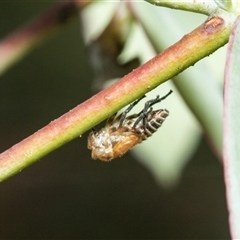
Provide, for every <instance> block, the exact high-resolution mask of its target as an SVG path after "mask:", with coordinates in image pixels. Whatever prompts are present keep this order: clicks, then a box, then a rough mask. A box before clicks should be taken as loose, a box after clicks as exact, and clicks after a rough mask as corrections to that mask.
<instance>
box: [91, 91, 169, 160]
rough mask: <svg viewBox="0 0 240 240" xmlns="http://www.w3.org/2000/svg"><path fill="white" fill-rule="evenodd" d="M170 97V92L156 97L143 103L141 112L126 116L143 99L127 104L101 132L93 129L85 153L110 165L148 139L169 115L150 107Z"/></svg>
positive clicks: (165, 111) (163, 110) (109, 120)
mask: <svg viewBox="0 0 240 240" xmlns="http://www.w3.org/2000/svg"><path fill="white" fill-rule="evenodd" d="M171 93H172V90H170V91H169V92H168V93H167V94H166V95H165V96H163V97H161V98H160V96H159V95H157V97H156V98H154V99H152V100H149V101H147V102H146V103H145V105H144V108H143V110H142V111H140V112H139V113H137V114H132V115H129V116H127V114H128V113H129V112H130V111H131V110H132V108H133V107H134V106H135V105H136V104H138V103H139V101H140V100H142V99H143V98H144V97H145V96H143V97H142V98H140V99H138V100H136V101H135V102H133V103H132V104H130V105H129V107H128V108H127V109H126V110H125V111H124V112H122V113H121V114H119V115H117V112H116V113H115V114H113V115H112V116H111V117H110V118H108V120H107V122H106V126H105V127H103V128H102V129H101V130H100V131H96V130H95V129H93V130H92V132H91V133H90V135H89V137H88V149H90V150H92V158H93V159H100V160H102V161H111V160H112V159H114V158H118V157H121V156H122V155H123V154H125V153H126V152H127V151H128V150H130V149H131V148H133V147H134V146H135V145H137V144H138V143H141V142H142V141H144V140H146V139H147V138H149V137H151V136H152V134H153V133H155V132H156V131H157V130H158V128H159V127H161V125H162V123H163V122H164V120H165V119H166V117H167V116H168V115H169V111H168V110H166V109H158V110H153V108H152V106H153V105H154V104H156V103H159V102H161V101H162V100H163V99H165V98H166V97H168V96H169V95H170V94H171Z"/></svg>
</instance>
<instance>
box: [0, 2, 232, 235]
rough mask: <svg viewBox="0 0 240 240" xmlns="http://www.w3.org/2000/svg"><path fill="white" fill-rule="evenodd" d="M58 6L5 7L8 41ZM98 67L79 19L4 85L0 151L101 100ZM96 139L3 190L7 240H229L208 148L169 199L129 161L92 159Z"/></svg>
mask: <svg viewBox="0 0 240 240" xmlns="http://www.w3.org/2000/svg"><path fill="white" fill-rule="evenodd" d="M51 4H52V2H51V1H41V2H40V1H36V2H22V1H21V2H20V1H19V2H3V1H1V2H0V37H1V39H2V38H4V37H5V36H6V35H7V34H8V33H11V32H12V31H13V30H14V29H16V28H18V27H19V26H21V25H22V24H24V23H26V22H27V21H29V20H31V19H32V18H33V17H34V16H36V15H37V14H38V13H40V12H41V11H43V10H44V9H46V8H48V7H49V6H51ZM0 57H1V56H0ZM89 61H90V60H89V59H88V53H87V49H86V48H85V46H84V44H83V41H82V37H81V30H80V24H79V19H77V18H75V19H73V20H72V21H71V22H69V23H68V24H67V25H66V26H65V27H63V28H62V29H61V30H60V31H59V32H57V33H56V34H54V35H53V36H52V37H51V38H49V40H48V41H46V42H45V43H44V44H42V45H41V46H40V47H38V48H37V49H36V50H34V51H33V52H31V53H30V54H29V55H28V56H27V57H26V58H25V59H23V60H22V61H21V62H19V63H18V64H17V65H15V66H13V67H12V68H11V69H10V70H8V71H7V72H6V73H5V74H4V75H2V76H0V150H1V152H3V151H4V150H6V149H7V148H9V147H11V146H12V145H14V144H15V143H17V142H19V141H21V140H22V139H24V138H25V137H27V136H29V135H30V134H32V133H34V132H35V131H37V130H38V129H40V128H42V127H43V126H45V125H46V124H48V123H49V122H50V121H52V120H53V119H55V118H57V117H59V116H61V115H62V114H63V113H65V112H67V111H69V110H70V109H71V108H73V107H75V106H76V105H77V104H79V103H81V102H83V101H84V100H86V99H87V98H89V97H90V96H91V95H92V94H93V92H92V90H91V84H92V79H93V77H94V76H93V71H92V69H91V66H90V63H89ZM87 135H88V133H86V134H84V135H83V136H82V137H81V138H79V139H76V140H74V141H72V142H70V143H68V144H66V145H65V146H63V147H62V148H60V149H57V150H56V151H54V152H53V153H51V154H49V155H48V156H46V157H44V158H43V159H41V160H40V161H38V162H37V163H35V164H33V165H32V166H30V167H28V168H27V169H25V170H24V171H23V172H21V173H19V174H17V175H15V176H13V177H12V178H10V179H8V180H6V181H4V182H2V183H1V184H0V239H83V238H88V239H100V238H101V239H150V238H155V239H229V230H228V222H227V221H228V216H227V208H226V202H225V187H224V182H223V173H222V167H221V165H220V164H219V162H218V160H217V159H216V158H215V156H214V155H213V154H212V152H211V151H210V150H209V148H208V146H207V145H206V143H205V142H204V141H202V143H201V145H200V147H199V148H198V150H197V152H196V153H195V155H194V156H193V159H192V160H191V161H190V163H189V164H188V165H187V167H186V169H185V171H184V172H183V177H182V181H181V182H180V183H179V185H178V187H177V188H175V189H173V190H171V191H168V190H165V189H162V188H161V187H160V186H159V185H158V184H157V183H156V182H155V180H154V178H153V177H152V175H151V173H150V172H149V171H148V170H146V169H145V168H144V167H143V166H142V165H140V163H139V162H138V161H136V160H135V159H134V158H133V157H132V155H131V154H130V153H127V154H126V155H125V156H124V157H122V158H121V159H118V160H115V161H112V162H111V163H102V162H100V161H93V160H91V157H90V151H89V150H88V149H87V147H86V143H87Z"/></svg>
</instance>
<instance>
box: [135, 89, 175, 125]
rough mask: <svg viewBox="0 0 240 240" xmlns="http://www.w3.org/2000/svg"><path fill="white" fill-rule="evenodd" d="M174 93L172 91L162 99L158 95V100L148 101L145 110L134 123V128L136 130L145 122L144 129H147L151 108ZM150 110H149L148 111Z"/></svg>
mask: <svg viewBox="0 0 240 240" xmlns="http://www.w3.org/2000/svg"><path fill="white" fill-rule="evenodd" d="M172 92H173V91H172V90H170V91H169V92H168V93H167V94H166V95H165V96H163V97H161V98H160V96H159V95H157V97H156V98H154V99H151V100H149V101H147V102H146V103H145V105H144V108H143V110H142V111H141V112H140V113H139V117H138V119H137V120H136V121H135V122H134V124H133V128H136V126H137V125H138V124H139V123H140V122H141V121H143V127H144V129H146V118H147V116H148V114H149V113H150V112H151V111H152V108H151V106H153V105H154V104H156V103H158V102H161V101H162V100H164V99H165V98H167V97H168V96H169V95H170V94H171V93H172ZM148 109H149V110H148Z"/></svg>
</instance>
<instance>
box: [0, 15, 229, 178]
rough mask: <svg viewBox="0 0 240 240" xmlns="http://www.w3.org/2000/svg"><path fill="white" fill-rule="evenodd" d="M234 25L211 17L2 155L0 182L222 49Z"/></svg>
mask: <svg viewBox="0 0 240 240" xmlns="http://www.w3.org/2000/svg"><path fill="white" fill-rule="evenodd" d="M230 30H231V25H230V24H226V23H225V21H224V19H222V18H221V17H212V18H210V19H208V20H207V21H206V22H205V23H203V24H202V25H201V26H199V27H198V28H197V29H195V30H194V31H192V32H191V33H189V34H187V35H185V36H184V37H183V38H182V39H181V40H180V41H179V42H177V43H176V44H174V45H172V46H171V47H170V48H168V49H167V50H165V51H164V52H162V53H161V54H159V55H157V56H156V57H154V58H153V59H151V60H150V61H148V62H147V63H146V64H144V65H142V66H140V67H139V68H137V69H135V70H133V71H132V72H131V73H129V74H128V75H126V76H125V77H123V78H122V79H121V80H119V81H118V82H116V83H114V84H113V85H111V86H110V87H109V88H107V89H105V90H103V91H101V92H99V93H98V94H96V95H95V96H93V97H92V98H90V99H88V100H87V101H85V102H84V103H82V104H80V105H79V106H77V107H76V108H74V109H73V110H71V111H69V112H68V113H66V114H64V115H63V116H61V117H60V118H58V119H56V120H55V121H53V122H51V123H50V124H49V125H47V126H46V127H44V128H42V129H41V130H39V131H37V132H36V133H35V134H33V135H31V136H29V137H28V138H26V139H25V140H23V141H22V142H20V143H18V144H16V145H14V146H13V147H11V148H10V149H8V150H7V151H5V152H3V153H2V154H0V181H3V180H4V179H7V178H8V177H10V176H11V175H14V174H16V173H17V172H19V171H21V170H22V169H23V168H24V167H26V166H28V165H30V164H31V163H33V162H35V161H36V160H37V159H39V158H41V157H43V156H44V155H46V154H47V153H49V152H51V151H53V150H54V149H56V148H58V147H60V146H61V145H63V144H64V143H67V142H69V141H70V140H72V139H74V138H76V137H78V136H79V135H81V134H83V133H84V132H85V131H87V130H88V129H90V128H91V127H93V126H95V125H96V124H98V123H99V122H101V121H103V120H104V119H105V118H107V117H109V116H110V115H112V114H113V113H115V112H117V111H118V110H119V109H121V108H122V107H124V106H125V105H127V104H129V103H131V102H133V101H134V100H135V99H137V98H139V97H141V96H143V95H144V94H145V93H147V92H149V91H151V90H152V89H153V88H155V87H157V86H158V85H159V84H161V83H163V82H165V81H167V80H168V79H170V78H171V77H173V76H175V75H177V74H179V73H180V72H182V71H183V70H184V69H186V68H188V67H189V66H192V65H193V64H194V63H196V62H197V61H199V60H200V59H202V58H203V57H206V56H208V55H209V54H210V53H212V52H214V51H215V50H216V49H218V48H219V47H221V46H223V45H224V44H225V43H226V42H227V41H228V37H229V34H230Z"/></svg>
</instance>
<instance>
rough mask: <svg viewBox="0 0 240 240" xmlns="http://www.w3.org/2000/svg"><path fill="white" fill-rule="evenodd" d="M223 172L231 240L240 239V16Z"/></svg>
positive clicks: (229, 64)
mask: <svg viewBox="0 0 240 240" xmlns="http://www.w3.org/2000/svg"><path fill="white" fill-rule="evenodd" d="M224 93H225V95H224V172H225V183H226V190H227V203H228V209H229V222H230V231H231V235H232V239H240V17H238V18H237V20H236V22H235V24H234V26H233V29H232V32H231V36H230V40H229V46H228V53H227V61H226V69H225V89H224Z"/></svg>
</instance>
